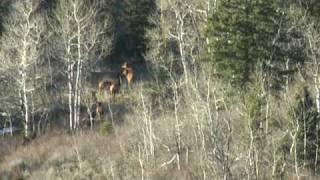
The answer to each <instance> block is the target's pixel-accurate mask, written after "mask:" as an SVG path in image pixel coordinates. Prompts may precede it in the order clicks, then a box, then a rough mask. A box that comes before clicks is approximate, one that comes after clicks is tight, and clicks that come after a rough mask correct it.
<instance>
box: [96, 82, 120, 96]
mask: <svg viewBox="0 0 320 180" xmlns="http://www.w3.org/2000/svg"><path fill="white" fill-rule="evenodd" d="M98 89H99V92H100V94H102V92H103V91H104V90H107V91H108V92H109V93H110V94H111V95H113V96H115V94H116V93H118V92H119V90H120V83H119V82H114V81H110V80H102V81H100V82H99V85H98Z"/></svg>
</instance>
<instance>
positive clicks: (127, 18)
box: [113, 0, 156, 58]
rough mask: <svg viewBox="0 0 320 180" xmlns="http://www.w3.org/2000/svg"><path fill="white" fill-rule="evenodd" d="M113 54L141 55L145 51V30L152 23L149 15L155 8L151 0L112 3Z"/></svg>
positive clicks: (129, 0) (125, 0)
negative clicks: (114, 40)
mask: <svg viewBox="0 0 320 180" xmlns="http://www.w3.org/2000/svg"><path fill="white" fill-rule="evenodd" d="M114 6H115V8H114V12H113V17H114V31H115V32H116V33H115V35H116V42H115V43H116V44H115V47H114V54H115V55H124V56H127V57H133V56H136V57H140V58H141V57H142V54H144V53H145V51H146V44H147V42H148V40H147V39H146V35H145V34H146V30H147V29H148V28H151V27H152V26H153V24H152V23H151V22H150V21H149V16H150V15H151V14H152V13H153V11H154V10H155V8H156V7H155V2H154V1H152V0H121V1H116V2H115V4H114Z"/></svg>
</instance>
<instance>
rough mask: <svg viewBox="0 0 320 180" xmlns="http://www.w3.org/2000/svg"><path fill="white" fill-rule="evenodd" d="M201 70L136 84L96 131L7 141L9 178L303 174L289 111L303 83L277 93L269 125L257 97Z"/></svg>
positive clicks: (4, 170) (5, 172)
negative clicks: (176, 82)
mask: <svg viewBox="0 0 320 180" xmlns="http://www.w3.org/2000/svg"><path fill="white" fill-rule="evenodd" d="M201 77H202V78H201V81H191V82H189V84H188V85H182V86H181V87H180V88H178V89H176V91H175V90H174V89H172V88H171V87H173V86H170V87H168V88H165V87H161V86H155V85H154V83H148V82H145V83H136V84H135V86H134V88H133V89H132V90H131V91H128V92H127V91H125V92H124V93H125V94H124V95H118V96H116V97H115V99H114V100H113V102H112V103H111V105H113V106H112V107H111V109H112V111H113V116H112V118H111V116H110V113H106V114H105V116H104V120H103V121H105V122H100V123H98V124H95V126H94V129H92V130H89V129H83V130H80V131H78V132H76V133H75V134H73V135H71V134H68V133H67V132H65V131H61V130H59V131H51V132H49V133H46V134H44V135H43V136H40V137H38V138H36V139H35V140H34V141H32V142H31V143H30V144H28V145H26V146H14V145H10V144H7V145H4V146H3V147H5V148H7V149H8V150H7V151H6V152H5V153H4V154H5V156H4V157H3V158H2V159H1V164H0V169H1V177H2V178H4V179H19V178H20V179H181V180H182V179H224V178H231V179H233V178H234V179H246V178H249V177H248V176H249V175H250V176H255V177H256V178H257V179H272V178H275V179H278V178H284V179H296V178H297V174H296V173H297V172H296V170H295V166H296V164H295V153H294V152H295V151H294V149H292V148H293V147H294V146H295V145H294V143H295V140H294V139H292V136H294V133H295V127H294V125H292V122H291V118H290V117H289V114H290V113H289V111H290V107H291V106H290V104H295V103H294V102H295V101H296V98H295V97H296V96H295V95H292V94H299V93H300V92H301V88H300V87H299V86H296V87H291V88H290V89H291V91H289V92H288V93H287V94H280V95H279V96H281V97H282V98H281V99H279V98H276V97H272V98H270V107H271V108H270V122H268V123H269V130H268V131H267V132H265V131H266V128H265V126H266V124H265V121H260V122H259V124H255V125H252V123H253V121H254V119H253V118H252V117H251V116H252V114H251V115H250V111H251V112H252V108H253V107H251V106H252V104H254V103H252V97H250V99H246V98H245V97H243V96H242V95H234V96H232V97H233V98H228V101H226V100H225V97H227V94H229V93H230V92H228V88H227V87H225V86H224V85H223V84H222V83H219V81H213V80H210V79H206V78H205V76H201ZM196 82H201V83H199V84H197V85H196ZM195 86H197V88H195ZM157 87H161V88H157ZM168 91H173V92H171V93H172V94H171V95H172V96H170V97H171V98H168V97H166V96H168V94H167V93H168ZM163 92H165V93H163ZM255 92H256V91H253V92H249V93H248V94H250V93H255ZM288 94H291V96H290V97H288V96H287V95H288ZM243 98H245V99H246V100H243ZM240 99H242V101H241V100H240ZM249 102H250V103H249ZM283 104H288V105H286V106H283ZM122 106H125V107H126V108H124V107H122ZM121 107H122V108H121ZM250 109H251V110H250ZM120 115H121V116H120ZM255 126H257V129H255V130H253V129H252V128H254V127H255ZM284 127H286V128H284ZM253 136H254V137H253ZM4 144H5V143H4ZM286 148H289V149H286ZM290 148H291V149H290ZM311 174H312V173H311V172H310V171H308V169H307V168H302V167H301V166H300V167H299V169H298V175H299V177H300V178H306V179H312V178H314V179H317V177H313V175H311Z"/></svg>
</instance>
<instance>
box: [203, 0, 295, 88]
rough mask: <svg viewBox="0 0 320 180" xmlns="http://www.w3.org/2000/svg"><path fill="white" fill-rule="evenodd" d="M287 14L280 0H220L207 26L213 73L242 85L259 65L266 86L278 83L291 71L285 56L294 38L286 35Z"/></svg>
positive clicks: (274, 86) (288, 24)
mask: <svg viewBox="0 0 320 180" xmlns="http://www.w3.org/2000/svg"><path fill="white" fill-rule="evenodd" d="M286 15H287V14H286V8H285V7H284V6H283V4H281V1H272V0H265V1H262V0H255V1H247V0H228V1H227V0H223V1H221V4H220V6H219V9H218V10H217V11H216V12H215V13H213V15H212V17H211V19H210V20H209V22H208V29H207V36H208V38H209V39H210V42H211V43H210V49H212V51H211V53H209V54H208V58H207V59H208V60H209V61H210V62H211V63H212V64H213V67H214V70H215V73H216V74H218V75H222V76H223V77H224V78H227V79H229V80H231V82H233V83H240V84H245V83H246V82H250V79H251V78H250V76H251V74H252V72H253V71H255V70H256V67H260V68H259V69H260V71H261V72H262V73H263V76H264V78H265V80H266V81H265V82H266V83H267V84H268V86H269V85H270V84H272V87H273V88H276V87H277V85H278V86H281V85H282V84H283V83H282V81H283V79H284V78H283V77H284V76H285V75H288V73H291V72H292V69H288V68H287V66H286V62H287V58H288V57H286V56H288V54H289V55H290V52H288V48H286V47H287V46H288V45H289V44H290V43H291V41H293V40H292V39H291V38H292V36H290V35H289V36H288V35H287V34H288V29H289V28H290V25H291V24H290V23H291V22H290V21H289V20H290V19H288V18H287V16H286ZM286 36H287V37H286ZM294 50H296V49H294ZM291 52H293V53H294V51H291ZM296 52H299V51H296ZM295 55H296V54H291V56H295ZM299 57H300V56H298V57H293V58H295V59H298V58H299ZM292 62H295V63H296V60H292ZM280 82H281V83H280Z"/></svg>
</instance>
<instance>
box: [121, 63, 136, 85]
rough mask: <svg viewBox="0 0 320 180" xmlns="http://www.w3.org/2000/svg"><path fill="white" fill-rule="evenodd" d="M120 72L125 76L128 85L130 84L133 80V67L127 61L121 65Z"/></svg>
mask: <svg viewBox="0 0 320 180" xmlns="http://www.w3.org/2000/svg"><path fill="white" fill-rule="evenodd" d="M121 68H122V74H123V75H124V76H125V77H126V79H127V81H128V85H129V86H130V85H131V84H132V82H133V78H134V71H133V68H132V67H131V66H129V65H128V63H127V62H125V63H124V64H123V65H122V66H121Z"/></svg>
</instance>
